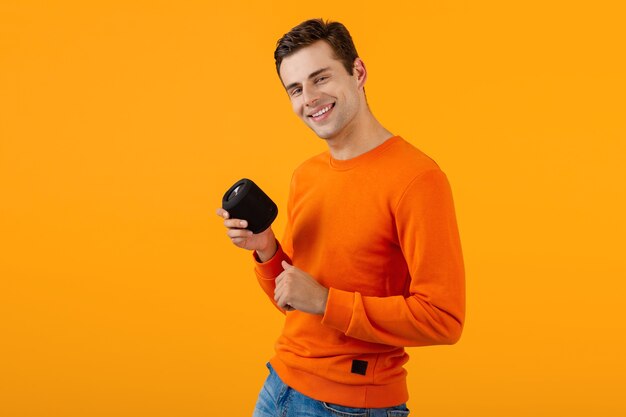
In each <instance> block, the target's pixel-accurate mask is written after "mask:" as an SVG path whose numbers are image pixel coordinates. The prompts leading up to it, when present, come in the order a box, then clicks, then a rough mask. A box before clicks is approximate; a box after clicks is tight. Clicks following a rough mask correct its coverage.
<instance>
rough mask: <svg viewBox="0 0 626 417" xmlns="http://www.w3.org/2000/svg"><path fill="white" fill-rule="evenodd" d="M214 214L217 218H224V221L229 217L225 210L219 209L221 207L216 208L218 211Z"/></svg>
mask: <svg viewBox="0 0 626 417" xmlns="http://www.w3.org/2000/svg"><path fill="white" fill-rule="evenodd" d="M215 213H216V214H217V215H218V216H220V217H223V218H225V219H227V218H228V216H229V214H228V212H227V211H226V210H224V209H223V208H221V207H220V208H218V209H217V210H216V211H215Z"/></svg>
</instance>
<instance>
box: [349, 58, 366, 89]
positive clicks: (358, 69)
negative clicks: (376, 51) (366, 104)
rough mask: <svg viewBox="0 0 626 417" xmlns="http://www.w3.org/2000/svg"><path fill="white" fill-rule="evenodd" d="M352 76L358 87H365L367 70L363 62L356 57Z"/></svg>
mask: <svg viewBox="0 0 626 417" xmlns="http://www.w3.org/2000/svg"><path fill="white" fill-rule="evenodd" d="M352 74H353V75H354V76H355V77H356V81H357V83H358V87H359V88H363V87H364V86H365V81H367V69H366V68H365V62H363V60H362V59H361V58H358V57H357V58H356V59H355V60H354V65H353V66H352Z"/></svg>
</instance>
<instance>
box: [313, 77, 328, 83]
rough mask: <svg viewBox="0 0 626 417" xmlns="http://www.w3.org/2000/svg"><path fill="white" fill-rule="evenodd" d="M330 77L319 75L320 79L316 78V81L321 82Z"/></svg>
mask: <svg viewBox="0 0 626 417" xmlns="http://www.w3.org/2000/svg"><path fill="white" fill-rule="evenodd" d="M327 79H328V77H327V76H326V75H324V76H322V77H319V78H318V79H316V80H315V83H316V84H317V83H321V82H322V81H326V80H327Z"/></svg>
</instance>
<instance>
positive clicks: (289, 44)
mask: <svg viewBox="0 0 626 417" xmlns="http://www.w3.org/2000/svg"><path fill="white" fill-rule="evenodd" d="M320 40H323V41H326V42H327V43H328V44H329V45H330V46H331V48H333V51H334V52H335V58H336V59H338V60H339V61H341V62H342V63H343V66H344V67H345V69H346V71H348V74H350V75H352V73H353V72H352V66H353V65H354V60H355V59H356V58H358V56H359V54H358V53H357V52H356V48H355V47H354V42H352V37H351V36H350V32H348V29H346V27H345V26H344V25H343V24H341V23H339V22H331V21H329V20H327V21H326V22H324V21H323V20H322V19H310V20H307V21H305V22H302V23H300V24H299V25H298V26H296V27H294V28H293V29H291V30H290V31H289V32H287V33H285V34H284V35H283V37H282V38H280V39H279V40H278V42H276V50H275V51H274V59H275V60H276V72H278V76H279V77H280V64H281V63H282V62H283V59H284V58H285V57H286V56H289V55H291V54H293V53H294V52H296V51H298V50H299V49H302V48H304V47H305V46H309V45H311V44H312V43H314V42H317V41H320Z"/></svg>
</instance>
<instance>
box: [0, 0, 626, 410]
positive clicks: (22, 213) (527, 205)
mask: <svg viewBox="0 0 626 417" xmlns="http://www.w3.org/2000/svg"><path fill="white" fill-rule="evenodd" d="M587 3H589V4H591V3H592V2H577V1H574V2H571V1H567V2H566V1H553V2H544V1H537V0H533V1H526V2H502V1H478V2H472V1H460V0H459V1H452V0H448V1H433V0H429V1H417V2H416V1H408V0H407V1H399V2H391V3H389V2H386V3H371V4H368V3H366V2H359V1H350V2H343V3H341V4H335V3H333V2H330V3H329V2H325V3H324V2H322V4H319V3H318V4H312V3H311V4H305V3H294V2H288V1H265V2H258V3H257V2H252V1H248V2H244V1H241V0H239V1H238V0H232V1H226V2H208V1H185V2H166V1H143V2H137V1H131V2H127V1H123V2H122V1H107V2H84V1H81V2H78V1H77V2H69V1H57V2H43V1H37V2H35V1H17V0H15V1H8V0H2V1H0V192H1V194H0V239H1V241H0V244H1V247H0V338H1V339H0V416H3V417H4V416H6V417H22V416H29V417H31V416H32V417H39V416H45V417H52V416H55V417H56V416H59V417H61V416H63V417H73V416H90V417H97V416H107V417H109V416H118V417H121V416H151V417H156V416H185V417H187V416H189V417H191V416H212V415H232V416H248V415H250V414H251V410H252V408H253V405H254V402H255V400H256V396H257V393H258V390H259V389H260V386H261V384H262V382H263V380H264V378H265V376H266V369H265V367H264V363H265V361H266V360H267V359H268V358H269V357H270V355H271V354H272V350H273V343H274V341H275V339H276V337H277V335H278V333H279V331H280V328H281V322H282V321H281V320H282V317H281V316H280V314H278V313H277V312H276V311H275V309H274V308H273V307H271V306H270V304H269V302H268V301H267V300H266V299H265V295H264V294H263V293H262V292H261V291H260V290H259V288H258V287H257V284H256V282H255V279H254V275H253V273H252V264H251V262H250V261H251V259H250V254H249V252H244V251H242V250H239V249H237V248H235V247H234V246H232V245H231V244H230V242H229V241H228V239H227V238H226V237H225V229H224V228H223V226H222V224H221V222H220V220H219V219H218V218H217V217H216V216H215V214H214V210H215V208H217V207H218V206H219V204H220V201H221V197H222V194H223V192H224V191H225V190H226V189H227V188H228V187H229V186H230V185H231V184H232V183H233V182H234V181H236V180H238V179H239V178H241V177H249V178H253V179H254V180H255V181H256V182H257V183H258V184H259V185H260V186H261V187H262V188H263V189H264V190H265V191H266V192H267V193H268V194H269V195H271V196H272V198H273V199H274V200H275V201H276V202H277V203H278V205H279V207H280V210H281V212H280V215H279V217H278V219H277V221H276V223H275V230H276V231H277V232H278V234H279V235H282V230H283V227H284V222H285V211H284V209H285V202H286V197H287V190H288V184H289V179H290V176H291V172H292V170H293V169H294V168H295V167H296V166H297V165H298V164H299V163H300V162H301V161H302V160H304V159H305V158H307V157H309V156H311V155H312V154H314V153H317V152H320V151H322V150H324V149H325V145H324V143H323V141H322V140H320V139H318V138H317V137H316V136H315V135H314V134H313V133H312V132H311V131H309V130H308V129H307V128H306V127H305V126H304V125H303V124H302V122H301V121H299V120H298V119H297V118H296V117H295V116H294V115H293V114H292V113H291V108H290V105H289V102H288V99H287V97H286V95H285V93H284V92H283V90H282V88H281V85H280V83H279V80H278V78H277V77H276V74H275V69H274V62H273V50H274V45H275V42H276V40H277V39H278V38H279V37H280V36H281V35H282V34H283V33H284V32H286V31H287V30H289V29H290V28H291V27H292V26H294V25H295V24H297V23H299V22H300V21H302V20H304V19H307V18H311V17H324V18H331V19H334V20H339V21H341V22H343V23H345V24H346V25H347V26H348V28H349V29H350V30H351V32H352V35H353V37H354V39H355V42H356V44H357V48H358V50H359V52H360V54H361V57H362V58H363V60H364V61H365V63H366V65H367V68H368V70H369V79H368V84H367V94H368V99H369V102H370V104H371V107H372V110H373V112H374V114H375V115H376V116H377V117H378V118H379V120H381V122H382V123H383V124H384V125H385V126H386V127H387V128H389V129H390V130H392V131H393V132H394V133H397V134H400V135H402V136H404V137H405V138H406V139H407V140H409V141H410V142H412V143H413V144H415V145H416V146H417V147H419V148H420V149H422V150H423V151H424V152H426V153H428V154H429V155H430V156H432V157H433V158H434V159H435V160H436V161H437V162H438V163H439V164H440V166H441V167H442V168H443V170H444V171H445V172H446V173H447V174H448V177H449V179H450V182H451V184H452V188H453V192H454V197H455V203H456V207H457V216H458V221H459V226H460V232H461V238H462V242H463V249H464V255H465V260H466V269H467V301H468V310H467V322H466V327H465V332H464V335H463V337H462V339H461V341H460V342H459V343H458V344H457V345H455V346H445V347H444V346H437V347H427V348H411V349H409V353H410V355H411V361H410V362H409V365H408V371H409V383H410V386H409V388H410V392H411V399H410V402H409V407H410V408H411V409H412V410H413V413H412V415H415V416H442V417H444V416H445V417H451V416H481V417H487V416H494V417H495V416H507V417H515V416H556V415H558V416H568V417H571V416H592V415H593V416H618V415H624V414H625V413H626V404H625V401H624V400H623V390H624V387H625V386H626V363H625V362H626V361H625V359H624V352H625V351H626V343H625V340H626V335H625V331H626V323H625V322H626V320H625V318H626V314H624V309H623V306H624V296H625V291H624V290H625V289H626V284H625V280H624V278H625V277H626V265H625V260H624V259H625V256H624V248H625V246H626V245H625V244H624V236H625V235H626V225H625V222H624V214H623V213H625V212H626V203H625V191H626V190H625V188H626V187H625V183H626V182H625V180H626V168H625V165H626V160H625V156H626V66H625V63H624V40H625V39H626V33H625V30H624V21H625V20H626V15H625V13H624V8H623V7H620V6H619V5H620V4H621V3H622V2H619V1H613V2H608V1H596V2H593V6H591V5H586V4H587ZM343 209H349V208H343ZM620 392H622V394H619V393H620ZM620 397H621V399H620Z"/></svg>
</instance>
